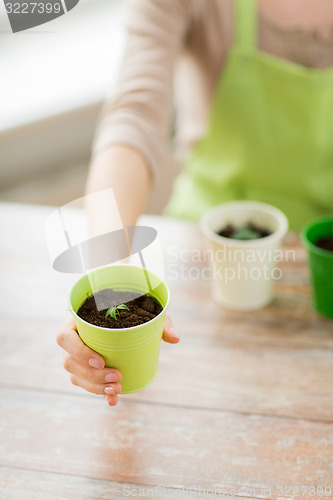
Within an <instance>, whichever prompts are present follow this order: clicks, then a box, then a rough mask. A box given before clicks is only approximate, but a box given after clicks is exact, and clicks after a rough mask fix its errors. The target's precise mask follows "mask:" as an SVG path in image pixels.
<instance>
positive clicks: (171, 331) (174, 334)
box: [169, 326, 179, 339]
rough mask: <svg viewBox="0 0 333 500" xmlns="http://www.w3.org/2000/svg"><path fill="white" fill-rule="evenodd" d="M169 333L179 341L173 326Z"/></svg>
mask: <svg viewBox="0 0 333 500" xmlns="http://www.w3.org/2000/svg"><path fill="white" fill-rule="evenodd" d="M169 332H170V333H171V334H172V335H173V336H174V337H176V338H177V339H179V335H178V333H177V332H176V330H175V329H174V328H173V326H172V327H171V328H169Z"/></svg>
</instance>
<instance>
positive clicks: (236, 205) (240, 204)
mask: <svg viewBox="0 0 333 500" xmlns="http://www.w3.org/2000/svg"><path fill="white" fill-rule="evenodd" d="M239 209H244V210H246V209H256V210H258V211H261V212H262V213H265V214H269V215H271V216H272V217H274V218H275V219H276V220H277V221H278V224H279V227H278V229H276V231H274V232H273V233H271V234H269V235H268V236H265V237H263V238H256V239H254V240H237V239H233V238H226V237H225V236H220V235H218V234H217V233H216V232H215V231H214V230H212V229H211V228H210V226H209V222H210V220H211V219H212V218H213V217H215V216H217V215H218V214H219V213H225V212H226V211H228V210H230V215H231V213H232V211H236V210H239ZM199 225H200V229H201V231H202V233H203V234H204V235H205V236H206V237H207V238H208V239H209V240H211V241H214V242H215V243H219V244H223V245H228V246H230V247H238V248H244V247H251V248H252V247H259V246H265V245H267V244H269V243H273V242H275V241H276V240H279V239H282V238H283V237H284V236H285V234H286V233H287V231H288V226H289V224H288V219H287V217H286V215H285V214H284V213H283V212H282V211H281V210H280V209H279V208H277V207H275V206H273V205H269V204H267V203H263V202H261V201H252V200H236V201H230V202H225V203H221V204H219V205H216V206H214V207H212V208H210V209H209V210H207V211H206V212H205V213H204V214H203V215H202V217H201V219H200V223H199Z"/></svg>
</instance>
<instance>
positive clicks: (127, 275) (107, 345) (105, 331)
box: [69, 264, 170, 394]
mask: <svg viewBox="0 0 333 500" xmlns="http://www.w3.org/2000/svg"><path fill="white" fill-rule="evenodd" d="M147 275H148V278H149V280H148V281H149V282H150V284H151V289H149V288H148V284H147ZM105 288H113V289H114V290H118V291H133V292H140V293H142V294H145V293H149V294H150V295H151V296H153V297H154V298H155V299H157V300H158V301H159V303H160V304H161V306H162V307H163V310H162V311H161V313H160V314H159V315H158V316H156V317H155V318H154V319H152V320H151V321H148V322H147V323H144V324H143V325H138V326H134V327H131V328H122V329H111V328H102V327H99V326H95V325H92V324H90V323H88V322H86V321H84V320H83V319H82V318H80V317H79V316H78V315H77V311H78V310H79V308H80V307H81V305H82V304H83V303H84V301H85V300H86V298H87V296H92V295H93V292H94V293H96V292H98V291H100V290H103V289H105ZM169 302H170V292H169V288H168V286H167V285H166V284H165V283H164V281H162V280H161V279H160V278H158V276H156V275H155V274H154V273H152V272H151V271H146V270H143V269H142V268H140V267H136V266H131V265H127V264H121V265H111V266H107V267H103V268H99V269H95V270H94V271H91V272H89V273H88V274H86V275H84V276H83V277H82V278H80V279H79V280H78V281H77V282H76V283H75V284H74V285H73V287H72V289H71V291H70V294H69V309H70V311H71V313H72V314H73V316H74V320H75V323H76V327H77V330H78V333H79V336H80V337H81V339H82V340H83V342H84V343H85V344H86V345H87V346H88V347H90V348H91V349H93V350H94V351H96V352H98V353H99V354H101V355H102V356H103V358H104V360H105V365H106V366H107V367H110V368H116V369H118V370H119V371H120V372H121V374H122V376H123V378H122V382H121V385H122V393H123V394H129V393H132V392H137V391H141V390H142V389H144V388H145V387H147V386H148V385H150V384H151V383H152V382H153V381H154V379H155V378H156V376H157V371H158V358H159V353H160V345H161V339H162V333H163V326H164V321H165V314H166V311H167V309H168V306H169Z"/></svg>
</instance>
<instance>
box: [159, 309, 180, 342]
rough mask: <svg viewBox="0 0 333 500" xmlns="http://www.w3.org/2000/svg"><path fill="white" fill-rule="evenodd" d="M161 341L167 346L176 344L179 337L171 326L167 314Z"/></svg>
mask: <svg viewBox="0 0 333 500" xmlns="http://www.w3.org/2000/svg"><path fill="white" fill-rule="evenodd" d="M163 340H164V341H165V342H168V343H169V344H177V342H179V340H180V339H179V335H178V333H177V332H176V330H175V329H174V327H173V326H172V321H171V318H170V315H169V314H167V315H166V317H165V323H164V329H163Z"/></svg>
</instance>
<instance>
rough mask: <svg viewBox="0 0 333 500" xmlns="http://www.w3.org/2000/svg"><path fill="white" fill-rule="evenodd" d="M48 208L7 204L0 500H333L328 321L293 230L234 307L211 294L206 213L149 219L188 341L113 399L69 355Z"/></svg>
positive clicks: (0, 218) (0, 306)
mask: <svg viewBox="0 0 333 500" xmlns="http://www.w3.org/2000/svg"><path fill="white" fill-rule="evenodd" d="M50 211H51V209H50V208H47V207H39V206H25V205H18V204H0V238H1V239H0V276H1V280H0V298H1V300H0V394H1V396H0V410H1V413H0V499H1V500H49V499H50V500H102V499H103V500H106V499H107V500H111V499H117V498H127V497H129V498H133V497H140V498H151V497H163V498H215V497H218V498H221V497H226V498H228V500H233V499H239V498H240V497H241V498H247V499H248V498H268V499H277V498H291V497H292V496H294V497H295V498H302V499H327V498H330V499H332V498H333V397H332V396H333V322H330V321H328V320H325V319H321V318H319V317H318V316H317V315H316V314H315V313H314V312H313V311H312V308H311V296H310V287H309V284H308V269H307V264H306V255H305V251H304V249H303V247H302V245H301V244H300V241H299V239H298V237H297V236H295V235H292V234H290V235H288V236H287V238H286V240H285V246H284V248H285V250H288V249H289V250H294V252H295V259H291V260H288V261H287V262H283V263H282V265H281V267H282V270H283V275H282V279H281V280H279V281H277V282H276V299H275V300H274V302H273V303H272V304H271V305H270V306H269V307H267V308H265V309H263V310H261V311H258V312H252V313H237V312H230V311H226V310H223V309H221V308H219V307H217V306H216V305H215V304H214V303H213V302H212V300H211V297H210V289H209V281H208V280H207V279H206V274H205V272H204V269H205V267H206V266H207V262H205V260H203V259H201V257H202V256H203V255H204V253H203V249H204V244H205V243H204V241H203V240H202V238H201V235H200V232H199V230H198V228H197V226H196V225H194V224H190V223H185V222H181V221H172V220H170V219H167V218H162V217H145V218H144V219H143V220H144V222H145V223H148V224H150V225H153V226H154V227H156V229H157V230H158V232H159V237H160V241H161V244H162V247H163V251H164V254H165V262H166V279H167V281H168V284H169V285H170V289H171V293H172V304H171V308H170V312H171V314H172V317H173V321H174V324H175V326H176V328H177V330H178V331H179V333H180V335H181V342H180V343H179V344H178V345H168V344H165V343H162V346H161V356H160V368H159V375H158V377H157V379H156V381H155V382H154V383H153V384H152V385H151V386H150V387H149V388H147V389H145V390H144V391H142V392H140V393H137V394H133V395H126V396H121V397H120V402H119V404H118V406H116V407H115V408H110V407H109V406H108V405H107V403H106V401H105V399H104V398H103V397H101V396H95V395H92V394H89V393H87V392H85V391H83V390H81V389H79V388H77V387H74V386H72V385H71V384H70V382H69V378H68V374H67V373H66V372H65V371H64V369H63V366H62V352H61V349H60V348H59V347H58V346H57V344H56V341H55V337H56V333H57V331H58V328H59V326H60V324H61V322H62V319H63V316H64V313H65V310H66V302H67V293H68V289H69V286H70V284H71V283H72V282H73V279H74V278H73V276H70V275H64V274H59V273H56V272H54V271H53V270H52V268H51V265H50V261H49V257H48V254H47V249H46V243H45V237H44V221H45V217H46V216H47V215H48V214H49V213H50ZM198 256H199V257H198Z"/></svg>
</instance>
